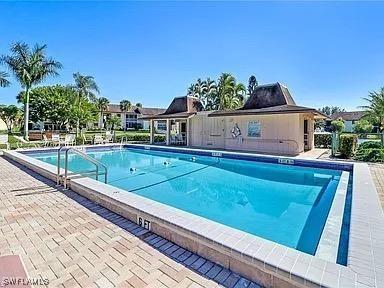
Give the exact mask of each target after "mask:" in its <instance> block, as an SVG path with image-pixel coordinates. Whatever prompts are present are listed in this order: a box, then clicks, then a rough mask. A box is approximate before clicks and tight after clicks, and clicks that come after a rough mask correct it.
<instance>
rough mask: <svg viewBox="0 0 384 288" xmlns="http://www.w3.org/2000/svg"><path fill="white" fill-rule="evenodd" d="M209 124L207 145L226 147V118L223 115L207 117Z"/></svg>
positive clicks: (207, 126)
mask: <svg viewBox="0 0 384 288" xmlns="http://www.w3.org/2000/svg"><path fill="white" fill-rule="evenodd" d="M206 120H207V122H208V123H207V124H208V125H206V126H205V127H206V128H207V129H206V131H205V132H206V134H207V139H208V141H207V146H211V147H212V148H224V118H221V117H209V118H208V117H207V118H206Z"/></svg>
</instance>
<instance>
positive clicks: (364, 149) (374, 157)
mask: <svg viewBox="0 0 384 288" xmlns="http://www.w3.org/2000/svg"><path fill="white" fill-rule="evenodd" d="M354 159H355V160H359V161H366V162H383V161H384V148H383V147H382V146H381V142H379V141H367V142H364V143H361V144H360V145H359V147H358V148H357V151H356V155H355V157H354Z"/></svg>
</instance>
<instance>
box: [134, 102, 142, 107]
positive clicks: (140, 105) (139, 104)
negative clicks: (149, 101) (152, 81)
mask: <svg viewBox="0 0 384 288" xmlns="http://www.w3.org/2000/svg"><path fill="white" fill-rule="evenodd" d="M135 106H136V107H140V108H142V107H143V104H141V103H140V102H138V103H136V104H135Z"/></svg>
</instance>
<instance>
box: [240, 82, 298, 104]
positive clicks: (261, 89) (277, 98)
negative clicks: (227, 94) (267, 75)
mask: <svg viewBox="0 0 384 288" xmlns="http://www.w3.org/2000/svg"><path fill="white" fill-rule="evenodd" d="M280 105H296V103H295V101H294V100H293V98H292V96H291V93H289V90H288V88H287V87H285V86H283V85H281V84H280V83H279V82H277V83H274V84H268V85H261V86H258V87H256V88H255V91H253V93H252V95H251V96H250V97H249V98H248V100H247V101H246V102H245V104H244V106H243V107H242V108H240V109H241V110H248V109H261V108H267V107H273V106H280Z"/></svg>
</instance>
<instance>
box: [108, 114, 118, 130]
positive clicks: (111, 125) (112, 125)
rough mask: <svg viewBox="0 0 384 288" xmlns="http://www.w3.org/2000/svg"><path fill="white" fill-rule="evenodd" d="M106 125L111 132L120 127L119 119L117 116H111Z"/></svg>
mask: <svg viewBox="0 0 384 288" xmlns="http://www.w3.org/2000/svg"><path fill="white" fill-rule="evenodd" d="M107 125H108V126H109V128H110V129H111V131H114V130H115V127H119V126H121V118H120V117H118V116H112V117H111V118H109V119H108V120H107Z"/></svg>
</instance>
